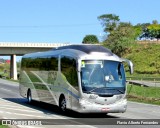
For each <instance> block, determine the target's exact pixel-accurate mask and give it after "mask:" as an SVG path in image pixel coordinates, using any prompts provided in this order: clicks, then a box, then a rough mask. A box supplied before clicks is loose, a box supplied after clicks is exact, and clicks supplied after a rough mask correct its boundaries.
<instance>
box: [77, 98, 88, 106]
mask: <svg viewBox="0 0 160 128" xmlns="http://www.w3.org/2000/svg"><path fill="white" fill-rule="evenodd" d="M79 103H80V104H81V105H88V104H91V102H89V101H87V100H86V99H80V100H79Z"/></svg>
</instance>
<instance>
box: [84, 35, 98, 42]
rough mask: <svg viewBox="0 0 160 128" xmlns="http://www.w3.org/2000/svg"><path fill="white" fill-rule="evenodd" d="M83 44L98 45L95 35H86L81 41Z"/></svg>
mask: <svg viewBox="0 0 160 128" xmlns="http://www.w3.org/2000/svg"><path fill="white" fill-rule="evenodd" d="M82 43H83V44H97V43H99V41H98V38H97V36H96V35H86V36H85V37H84V38H83V41H82Z"/></svg>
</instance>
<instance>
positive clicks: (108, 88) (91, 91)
mask: <svg viewBox="0 0 160 128" xmlns="http://www.w3.org/2000/svg"><path fill="white" fill-rule="evenodd" d="M102 88H104V89H107V90H116V91H118V92H120V93H121V94H124V91H121V90H119V89H116V88H110V87H96V88H94V89H92V90H90V91H88V92H87V93H88V94H89V93H93V91H94V90H96V89H102Z"/></svg>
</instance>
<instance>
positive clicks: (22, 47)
mask: <svg viewBox="0 0 160 128" xmlns="http://www.w3.org/2000/svg"><path fill="white" fill-rule="evenodd" d="M64 45H68V44H67V43H64V44H62V43H61V44H60V43H10V42H0V56H11V59H10V60H11V64H10V78H13V79H14V80H16V79H17V64H16V56H22V55H24V54H27V53H32V52H39V51H47V50H50V49H52V48H55V47H60V46H64Z"/></svg>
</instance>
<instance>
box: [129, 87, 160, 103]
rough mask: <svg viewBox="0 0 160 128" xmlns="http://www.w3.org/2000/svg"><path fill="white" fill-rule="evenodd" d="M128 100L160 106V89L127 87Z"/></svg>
mask: <svg viewBox="0 0 160 128" xmlns="http://www.w3.org/2000/svg"><path fill="white" fill-rule="evenodd" d="M127 98H128V100H130V101H136V102H142V103H148V104H156V105H160V87H143V86H137V85H130V84H129V85H127Z"/></svg>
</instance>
